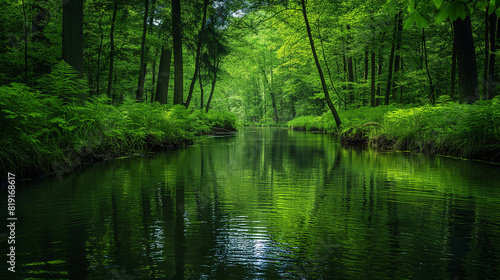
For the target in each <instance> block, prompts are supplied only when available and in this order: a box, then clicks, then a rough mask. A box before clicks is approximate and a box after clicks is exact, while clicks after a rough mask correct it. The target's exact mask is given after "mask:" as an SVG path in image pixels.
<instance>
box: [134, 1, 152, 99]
mask: <svg viewBox="0 0 500 280" xmlns="http://www.w3.org/2000/svg"><path fill="white" fill-rule="evenodd" d="M148 11H149V0H144V19H143V23H142V41H141V65H140V68H139V83H138V85H137V90H136V92H135V99H136V100H137V101H141V102H142V101H144V81H145V80H146V62H145V61H146V58H145V55H144V46H145V45H146V34H147V32H148Z"/></svg>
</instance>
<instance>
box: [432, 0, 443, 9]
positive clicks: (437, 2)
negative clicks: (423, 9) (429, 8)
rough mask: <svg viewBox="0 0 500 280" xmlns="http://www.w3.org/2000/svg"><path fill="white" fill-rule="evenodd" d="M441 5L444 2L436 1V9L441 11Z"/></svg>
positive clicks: (441, 0)
mask: <svg viewBox="0 0 500 280" xmlns="http://www.w3.org/2000/svg"><path fill="white" fill-rule="evenodd" d="M441 4H443V0H434V5H436V8H438V9H439V7H441Z"/></svg>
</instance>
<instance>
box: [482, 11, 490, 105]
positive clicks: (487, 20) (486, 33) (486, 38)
mask: <svg viewBox="0 0 500 280" xmlns="http://www.w3.org/2000/svg"><path fill="white" fill-rule="evenodd" d="M484 19H485V20H484V72H483V92H484V94H483V98H484V99H486V96H487V95H488V67H489V66H490V63H489V61H490V57H489V56H490V38H489V36H490V28H489V27H490V17H489V15H488V9H486V14H485V17H484Z"/></svg>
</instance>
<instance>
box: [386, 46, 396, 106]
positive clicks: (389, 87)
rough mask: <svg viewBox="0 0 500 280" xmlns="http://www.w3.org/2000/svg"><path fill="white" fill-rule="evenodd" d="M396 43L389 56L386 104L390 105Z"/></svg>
mask: <svg viewBox="0 0 500 280" xmlns="http://www.w3.org/2000/svg"><path fill="white" fill-rule="evenodd" d="M394 48H395V47H394V44H392V47H391V56H389V69H388V70H387V87H386V90H385V105H389V96H390V94H391V87H392V65H393V64H394Z"/></svg>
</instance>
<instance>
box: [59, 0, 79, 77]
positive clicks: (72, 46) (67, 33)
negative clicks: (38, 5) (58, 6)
mask: <svg viewBox="0 0 500 280" xmlns="http://www.w3.org/2000/svg"><path fill="white" fill-rule="evenodd" d="M62 58H63V60H64V61H66V63H68V64H69V65H71V66H73V67H74V68H75V69H76V70H77V71H78V72H80V75H83V0H71V1H64V2H63V30H62Z"/></svg>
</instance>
